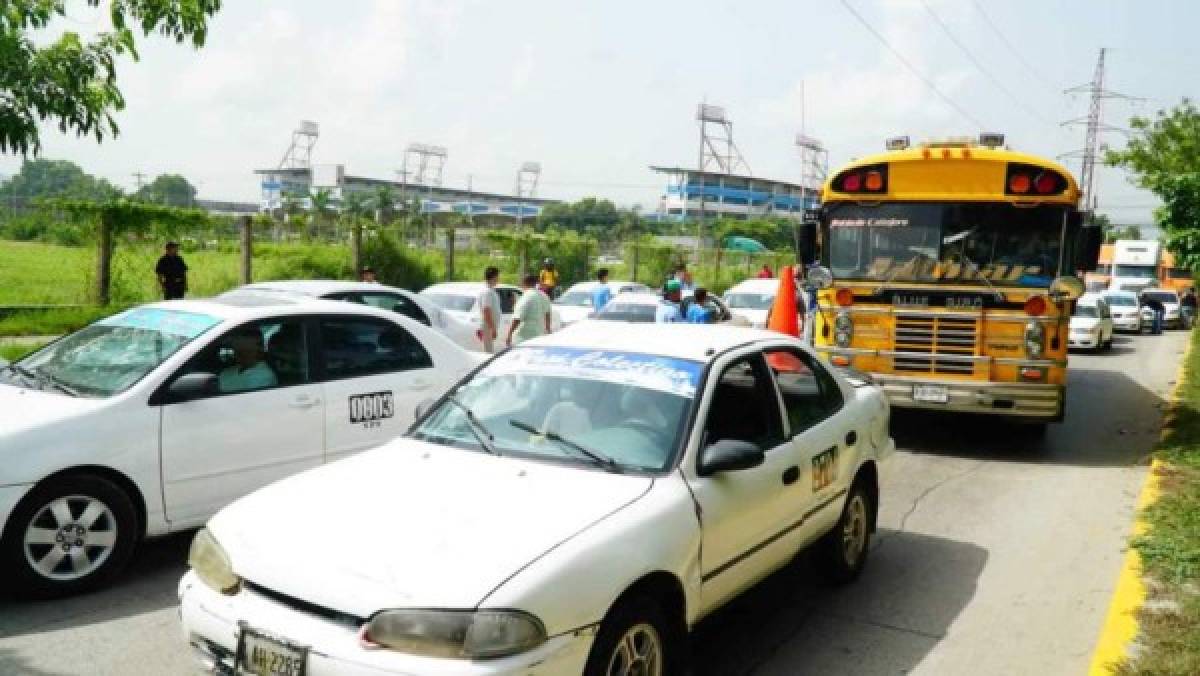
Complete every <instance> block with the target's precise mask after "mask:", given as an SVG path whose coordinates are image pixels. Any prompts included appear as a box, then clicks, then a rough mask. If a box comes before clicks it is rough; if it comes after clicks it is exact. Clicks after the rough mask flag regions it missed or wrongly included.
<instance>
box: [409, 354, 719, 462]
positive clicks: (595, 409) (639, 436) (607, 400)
mask: <svg viewBox="0 0 1200 676" xmlns="http://www.w3.org/2000/svg"><path fill="white" fill-rule="evenodd" d="M702 371H703V364H701V363H700V362H695V361H688V360H683V359H674V358H670V357H659V356H653V355H645V354H638V353H632V352H617V351H611V350H588V349H582V348H560V347H552V348H534V347H518V348H515V349H513V350H510V351H509V352H506V353H505V354H503V355H500V356H498V357H496V358H495V359H493V360H492V361H491V362H490V363H489V364H488V365H487V366H486V367H484V368H483V369H482V370H481V371H479V372H478V373H476V374H475V375H474V376H473V377H472V378H471V379H470V380H469V381H467V382H466V383H464V384H463V385H461V386H459V387H458V388H457V389H456V390H455V391H454V392H452V393H451V395H452V396H453V400H450V399H447V400H446V401H445V402H443V404H442V406H440V407H439V408H437V409H435V410H434V411H432V412H431V413H430V415H429V416H428V417H427V418H426V419H425V420H424V422H422V423H421V424H420V425H419V426H418V427H417V428H416V429H415V430H414V431H413V435H414V436H415V437H417V438H418V439H423V440H426V441H430V442H434V443H444V444H449V445H453V446H462V447H466V448H474V449H480V448H482V446H481V442H480V438H481V437H482V438H484V439H488V438H489V437H490V439H489V440H490V441H491V445H493V446H494V451H495V452H497V453H499V454H501V455H520V456H523V457H531V458H535V459H544V460H552V461H555V462H571V463H583V464H589V465H592V464H595V465H598V463H597V462H596V458H594V457H590V456H589V455H588V454H587V453H583V452H580V451H578V449H577V448H576V446H582V447H584V448H585V449H588V451H589V452H590V453H592V454H593V455H595V456H597V457H600V458H607V459H611V461H612V464H611V466H607V465H606V466H607V467H609V468H611V469H616V470H619V471H635V472H660V471H665V470H667V469H668V468H669V467H670V465H671V463H672V462H673V461H674V458H675V454H676V450H677V449H678V448H679V447H680V445H681V443H682V437H683V435H684V434H685V431H686V427H687V421H688V419H689V417H690V415H689V414H690V411H691V407H692V403H693V401H694V399H695V396H696V389H697V387H698V385H699V382H700V375H701V373H702ZM460 404H461V405H460ZM468 411H470V415H469V414H468ZM472 416H473V418H474V421H475V423H477V424H475V423H473V422H472V420H471V417H472ZM529 428H533V429H534V430H535V431H534V432H530V431H529ZM566 442H570V443H566Z"/></svg>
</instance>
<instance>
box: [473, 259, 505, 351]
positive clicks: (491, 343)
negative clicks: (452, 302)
mask: <svg viewBox="0 0 1200 676" xmlns="http://www.w3.org/2000/svg"><path fill="white" fill-rule="evenodd" d="M499 281H500V269H499V268H497V267H496V266H494V265H493V266H489V267H488V268H487V269H486V270H484V271H483V283H484V284H485V286H484V289H483V291H481V292H480V293H479V298H477V299H476V301H475V304H476V305H478V306H479V326H480V328H479V338H480V340H482V341H483V351H484V352H487V353H488V354H491V353H492V352H494V351H495V349H496V340H497V339H498V338H499V337H500V316H501V315H500V295H499V294H498V293H496V284H497V283H498V282H499Z"/></svg>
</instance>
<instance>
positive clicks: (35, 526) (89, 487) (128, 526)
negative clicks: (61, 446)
mask: <svg viewBox="0 0 1200 676" xmlns="http://www.w3.org/2000/svg"><path fill="white" fill-rule="evenodd" d="M137 523H138V519H137V514H136V512H135V511H134V506H133V501H132V500H130V498H129V496H128V495H127V494H126V493H125V491H123V490H121V489H120V488H119V487H117V486H116V485H115V484H113V483H112V482H111V481H108V480H107V479H103V478H101V477H97V476H88V475H79V476H65V477H60V478H56V479H51V480H50V481H47V482H46V483H44V484H42V485H40V486H37V487H35V488H34V489H33V490H32V491H30V492H29V495H27V496H25V498H24V499H23V500H21V502H20V503H18V505H17V508H16V509H15V510H13V513H12V516H11V517H10V518H9V521H8V525H7V526H6V527H5V530H4V537H3V539H2V540H0V569H3V570H6V571H10V573H11V575H10V576H8V578H9V585H10V589H11V590H12V591H13V592H14V593H16V594H18V595H20V596H26V597H32V598H50V597H57V596H67V595H70V594H76V593H79V592H82V591H86V590H89V589H94V588H96V587H99V586H102V585H104V584H106V583H107V582H109V581H110V580H112V578H113V577H114V576H115V575H116V574H117V573H119V572H120V571H121V569H122V568H124V567H125V564H126V563H128V562H129V557H130V556H131V555H132V554H133V549H134V545H135V544H136V542H137V540H138V533H137Z"/></svg>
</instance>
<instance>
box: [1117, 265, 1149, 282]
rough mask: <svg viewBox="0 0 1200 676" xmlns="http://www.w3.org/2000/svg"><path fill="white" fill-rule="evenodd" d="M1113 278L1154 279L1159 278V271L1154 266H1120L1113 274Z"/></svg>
mask: <svg viewBox="0 0 1200 676" xmlns="http://www.w3.org/2000/svg"><path fill="white" fill-rule="evenodd" d="M1113 276H1115V277H1131V278H1133V279H1154V278H1156V277H1157V276H1158V271H1157V268H1155V267H1154V266H1153V265H1118V266H1116V270H1115V271H1114V272H1113Z"/></svg>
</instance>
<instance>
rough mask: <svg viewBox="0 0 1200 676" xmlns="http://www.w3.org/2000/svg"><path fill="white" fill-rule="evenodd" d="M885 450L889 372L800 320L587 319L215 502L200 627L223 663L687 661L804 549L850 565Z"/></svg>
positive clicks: (196, 644) (193, 585) (196, 642)
mask: <svg viewBox="0 0 1200 676" xmlns="http://www.w3.org/2000/svg"><path fill="white" fill-rule="evenodd" d="M893 449H894V445H893V442H892V440H891V438H890V437H889V436H888V405H887V402H886V400H885V398H884V396H883V394H882V392H881V391H880V390H879V389H878V388H877V387H875V386H873V385H871V384H869V383H867V382H861V381H860V382H851V381H848V380H846V379H845V378H843V377H842V376H841V375H838V374H837V373H835V372H833V371H831V370H829V369H828V368H827V367H826V366H825V365H824V364H823V362H821V361H820V360H819V359H818V358H817V357H816V356H815V355H814V354H813V352H812V351H811V350H810V349H809V348H808V347H807V346H806V345H804V344H803V343H801V342H800V341H798V340H795V339H793V338H790V337H788V336H784V335H781V334H778V333H768V332H764V331H757V330H753V329H744V328H734V327H720V326H716V327H713V326H706V327H700V326H689V325H663V326H658V325H655V326H646V327H642V328H640V329H639V330H638V331H636V332H633V331H629V327H628V325H623V324H618V323H609V322H584V323H580V324H577V325H575V326H572V327H569V328H567V329H565V330H563V331H562V332H561V333H557V334H552V335H549V336H544V337H542V338H538V339H535V340H532V341H529V342H527V343H523V344H522V345H520V346H518V347H516V348H513V349H511V350H509V351H507V352H504V353H502V354H500V355H497V356H496V357H494V358H493V359H492V360H491V361H490V362H488V363H487V364H486V365H485V366H484V367H483V368H482V369H481V370H480V371H478V372H477V373H475V374H473V375H472V376H471V377H470V378H468V379H466V380H464V381H463V382H461V383H460V384H459V385H457V386H456V387H455V388H454V389H452V390H451V391H450V392H448V393H447V394H446V395H445V396H443V397H442V399H441V400H440V401H438V402H436V403H433V404H431V407H430V409H429V410H428V412H427V413H426V414H424V415H423V417H422V418H421V419H420V420H419V421H418V422H417V423H416V424H415V425H414V426H413V429H412V430H411V431H410V433H409V434H408V435H407V436H406V437H405V438H403V439H398V440H396V441H394V442H392V443H391V444H388V445H386V446H383V447H381V448H378V449H375V450H372V451H369V452H367V453H364V454H361V455H359V456H357V457H355V458H352V459H350V460H347V461H345V462H341V463H337V464H336V465H332V466H329V467H324V468H320V469H317V470H314V471H311V472H306V473H304V474H302V475H299V476H296V477H293V478H291V479H288V480H285V481H282V482H279V483H276V484H274V485H273V486H269V487H267V488H264V489H262V490H260V491H258V492H256V493H254V494H252V495H250V496H248V497H246V498H244V499H242V500H240V501H238V502H236V503H234V504H233V505H231V506H229V507H227V508H225V509H224V510H222V511H221V512H220V513H218V514H217V515H216V516H215V517H213V519H212V520H211V521H210V522H209V524H208V526H207V527H206V528H205V529H204V530H202V531H200V532H199V533H198V534H197V536H196V539H195V541H194V543H193V545H192V550H191V552H190V555H189V561H190V564H191V566H192V569H191V570H190V571H189V572H188V573H187V574H186V575H185V576H184V578H183V579H182V580H181V582H180V587H179V593H180V598H181V619H182V623H183V631H184V636H185V638H186V640H187V642H188V643H189V644H190V645H191V646H192V648H193V650H194V651H195V654H196V656H197V658H198V659H199V661H200V662H201V664H202V665H203V666H204V667H205V668H206V669H210V670H216V671H220V672H221V673H228V672H229V671H232V670H236V669H240V670H245V671H253V672H254V673H264V672H263V671H262V670H270V669H275V670H274V671H271V672H270V673H284V671H282V670H281V667H279V665H282V667H286V669H287V671H286V673H293V674H295V673H303V674H306V675H307V676H324V675H326V674H426V675H429V674H446V675H449V674H455V675H472V674H474V675H482V674H522V675H524V674H543V675H544V674H572V675H574V674H580V673H584V674H588V675H590V676H594V675H598V674H604V675H608V674H671V673H683V669H682V668H683V667H684V665H683V661H684V660H685V653H686V644H685V642H686V640H687V633H688V631H689V630H690V628H692V627H693V626H695V625H696V623H697V622H698V621H699V620H700V619H701V618H703V617H704V616H706V615H708V614H709V613H711V612H712V611H714V610H715V609H717V608H719V607H720V606H722V605H723V604H725V603H726V602H727V601H729V600H730V599H732V598H733V597H735V596H736V595H737V594H738V593H740V592H741V591H743V590H744V589H746V588H747V587H749V586H750V585H752V584H754V583H756V582H757V581H759V580H761V579H763V578H764V577H765V576H767V575H769V574H770V573H771V572H772V571H775V570H777V569H779V568H781V567H783V566H784V565H786V564H787V563H788V562H790V561H791V560H792V559H793V558H794V557H795V556H796V555H797V553H798V552H800V551H801V550H803V549H805V548H808V547H810V546H811V547H813V548H815V551H814V554H815V555H816V558H817V560H818V561H819V562H820V563H821V564H822V567H823V568H824V570H825V571H826V572H827V573H828V575H829V577H830V578H831V579H832V580H834V581H837V582H847V581H850V580H853V579H854V578H855V577H857V576H858V575H859V573H860V572H861V571H862V570H863V566H864V565H865V563H866V559H867V553H868V550H869V544H870V534H871V532H872V531H873V530H874V527H875V517H876V511H877V508H878V505H879V463H880V461H881V460H883V459H884V458H885V457H886V456H888V455H889V454H891V453H892V451H893ZM314 496H321V497H322V499H320V500H314V499H313V498H314ZM271 665H276V666H271Z"/></svg>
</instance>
